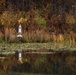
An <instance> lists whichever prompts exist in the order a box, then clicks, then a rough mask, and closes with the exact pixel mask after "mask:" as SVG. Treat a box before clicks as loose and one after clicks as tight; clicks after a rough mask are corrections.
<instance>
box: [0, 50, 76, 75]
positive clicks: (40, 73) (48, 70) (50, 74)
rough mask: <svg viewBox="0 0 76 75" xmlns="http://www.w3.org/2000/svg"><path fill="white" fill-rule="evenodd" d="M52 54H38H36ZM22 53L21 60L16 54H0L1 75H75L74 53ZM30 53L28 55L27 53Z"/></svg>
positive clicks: (75, 57)
mask: <svg viewBox="0 0 76 75" xmlns="http://www.w3.org/2000/svg"><path fill="white" fill-rule="evenodd" d="M40 51H41V52H44V51H45V52H53V53H49V54H47V53H43V54H42V53H38V52H40ZM40 51H39V50H36V51H34V53H32V50H26V51H22V60H21V61H19V60H18V52H15V53H14V54H5V55H4V54H0V57H4V58H0V73H1V75H3V74H4V73H5V74H4V75H6V74H7V75H10V73H12V74H11V75H76V51H63V50H62V51H53V50H48V51H46V50H40ZM29 52H30V53H29Z"/></svg>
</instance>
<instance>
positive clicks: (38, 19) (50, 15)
mask: <svg viewBox="0 0 76 75" xmlns="http://www.w3.org/2000/svg"><path fill="white" fill-rule="evenodd" d="M19 24H21V25H22V27H23V33H24V36H25V38H24V40H23V41H26V40H28V41H31V39H32V40H33V41H39V39H41V41H50V40H52V39H53V38H52V37H54V40H55V39H56V38H57V37H58V35H59V34H61V35H59V37H60V38H61V37H63V35H66V36H67V35H68V36H67V38H70V39H73V38H74V39H73V40H74V41H75V40H76V39H75V38H76V36H75V33H76V0H67V1H66V0H0V35H1V38H2V37H3V36H4V37H5V39H6V40H7V37H9V34H10V36H11V35H12V38H14V37H15V36H14V34H17V27H18V25H19ZM31 32H32V33H31ZM28 34H29V35H28ZM40 34H41V36H39V35H40ZM46 35H47V37H46ZM37 37H38V38H37ZM35 38H36V39H35ZM65 38H66V37H65Z"/></svg>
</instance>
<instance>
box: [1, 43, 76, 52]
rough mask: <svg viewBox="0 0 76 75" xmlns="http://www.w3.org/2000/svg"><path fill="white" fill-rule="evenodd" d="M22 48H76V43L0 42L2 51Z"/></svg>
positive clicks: (72, 49)
mask: <svg viewBox="0 0 76 75" xmlns="http://www.w3.org/2000/svg"><path fill="white" fill-rule="evenodd" d="M19 48H20V50H21V51H22V50H49V49H53V50H71V51H74V50H76V44H72V45H70V44H69V43H51V42H49V43H21V44H19V43H0V51H9V52H12V51H17V50H18V49H19Z"/></svg>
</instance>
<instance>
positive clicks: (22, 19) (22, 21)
mask: <svg viewBox="0 0 76 75" xmlns="http://www.w3.org/2000/svg"><path fill="white" fill-rule="evenodd" d="M26 21H27V19H26V18H23V17H21V18H20V19H19V20H18V22H19V23H25V22H26Z"/></svg>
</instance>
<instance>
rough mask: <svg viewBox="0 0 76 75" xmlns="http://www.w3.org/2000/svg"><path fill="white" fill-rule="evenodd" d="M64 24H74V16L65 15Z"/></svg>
mask: <svg viewBox="0 0 76 75" xmlns="http://www.w3.org/2000/svg"><path fill="white" fill-rule="evenodd" d="M66 23H67V24H70V25H72V24H75V18H74V16H73V15H70V14H67V15H66Z"/></svg>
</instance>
